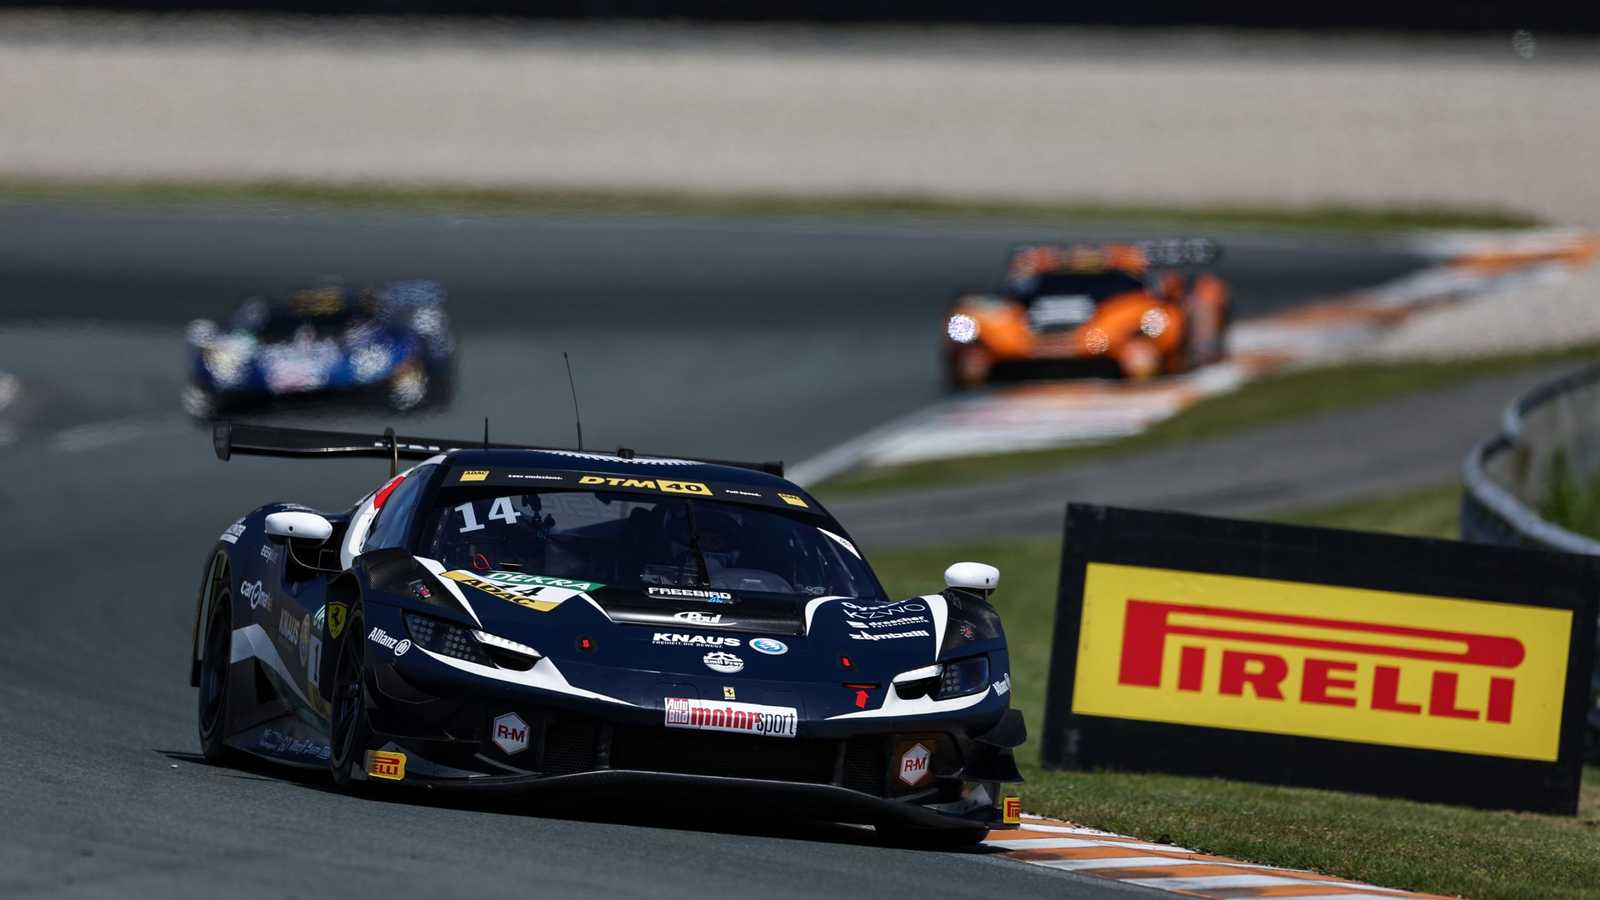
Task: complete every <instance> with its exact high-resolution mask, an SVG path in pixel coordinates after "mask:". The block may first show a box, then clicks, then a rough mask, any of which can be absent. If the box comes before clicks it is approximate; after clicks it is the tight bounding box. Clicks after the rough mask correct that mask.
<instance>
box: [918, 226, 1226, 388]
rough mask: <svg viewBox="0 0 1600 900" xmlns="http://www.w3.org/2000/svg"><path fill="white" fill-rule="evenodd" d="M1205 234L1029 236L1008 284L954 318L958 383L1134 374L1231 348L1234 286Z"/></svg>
mask: <svg viewBox="0 0 1600 900" xmlns="http://www.w3.org/2000/svg"><path fill="white" fill-rule="evenodd" d="M1217 256H1218V251H1217V247H1216V245H1215V244H1213V243H1212V242H1210V241H1206V240H1173V241H1148V242H1142V243H1137V244H1132V243H1129V244H1075V245H1070V246H1028V247H1022V248H1020V249H1018V250H1017V251H1016V252H1015V253H1013V254H1012V257H1011V266H1010V270H1009V271H1008V272H1007V276H1006V292H1005V294H1004V295H1000V296H996V295H990V294H968V295H966V296H963V297H961V298H960V299H959V300H957V301H956V304H955V308H954V309H952V310H951V311H950V315H949V317H948V318H947V319H946V321H945V342H944V343H945V355H946V361H945V362H946V369H945V372H946V377H947V380H948V383H949V386H950V387H951V389H953V390H964V389H966V388H971V387H976V386H978V385H982V384H987V383H989V382H992V381H998V380H1002V379H1009V378H1019V377H1068V376H1084V375H1088V376H1100V377H1112V378H1115V377H1122V378H1128V379H1133V380H1139V379H1145V378H1150V377H1152V376H1156V375H1164V374H1171V373H1175V372H1187V371H1189V370H1191V369H1194V368H1195V367H1197V366H1202V365H1206V364H1207V363H1212V362H1216V361H1217V360H1219V359H1221V358H1222V355H1223V350H1224V344H1225V341H1226V338H1227V330H1228V322H1229V303H1228V289H1227V287H1226V286H1225V285H1224V284H1223V283H1222V280H1221V279H1219V278H1217V277H1216V276H1215V275H1212V274H1210V273H1208V272H1202V273H1199V274H1196V275H1194V276H1192V277H1185V276H1184V275H1183V274H1181V273H1180V272H1177V271H1172V269H1175V268H1180V267H1181V268H1188V267H1195V266H1205V265H1210V264H1211V263H1213V262H1215V261H1216V259H1217Z"/></svg>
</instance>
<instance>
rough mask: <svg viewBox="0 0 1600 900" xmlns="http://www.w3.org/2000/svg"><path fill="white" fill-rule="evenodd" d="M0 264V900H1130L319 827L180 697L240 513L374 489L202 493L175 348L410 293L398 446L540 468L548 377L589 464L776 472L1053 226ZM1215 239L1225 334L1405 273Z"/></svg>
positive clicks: (561, 417) (496, 809) (823, 229)
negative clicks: (597, 460)
mask: <svg viewBox="0 0 1600 900" xmlns="http://www.w3.org/2000/svg"><path fill="white" fill-rule="evenodd" d="M0 233H3V234H4V235H5V240H4V241H0V369H5V370H9V371H12V372H15V373H16V374H17V375H18V376H20V377H21V379H22V380H23V383H24V385H25V391H26V393H25V395H24V400H23V401H22V402H21V403H20V404H18V405H17V406H16V407H15V408H13V409H12V410H10V411H9V412H8V413H7V414H6V417H7V421H4V422H0V424H3V425H5V426H6V427H7V428H8V429H10V430H9V431H7V432H5V434H7V435H9V437H8V438H7V440H8V441H9V446H0V459H3V460H4V463H5V466H6V471H7V475H8V477H7V478H6V479H5V480H4V481H3V482H0V516H3V520H4V522H5V527H4V532H3V535H4V540H3V541H0V565H3V566H4V570H5V571H6V572H7V573H8V577H7V589H6V590H5V591H4V593H3V598H4V599H3V600H0V609H3V610H4V611H5V613H6V625H7V627H5V628H0V773H3V775H0V895H6V896H29V895H49V896H118V897H121V896H129V895H141V896H142V895H161V896H208V897H209V896H269V895H270V896H273V897H281V896H303V895H322V894H328V893H333V892H336V891H337V892H352V893H353V892H360V893H363V894H367V895H380V894H392V895H397V896H423V895H443V896H472V897H498V896H530V895H532V896H566V895H578V894H582V895H586V896H628V897H676V896H706V895H717V896H741V895H749V894H754V893H759V894H761V895H762V896H764V897H770V898H784V897H815V896H847V897H878V896H896V897H904V896H929V897H932V896H938V897H985V898H987V897H994V896H1007V897H1045V896H1048V897H1069V896H1070V897H1103V896H1116V895H1121V894H1124V893H1126V892H1127V890H1129V889H1123V888H1119V887H1117V886H1115V885H1111V884H1108V883H1105V882H1101V881H1096V880H1088V879H1078V878H1073V877H1070V876H1065V875H1058V874H1055V873H1050V872H1045V871H1041V870H1039V869H1038V868H1035V867H1025V866H1021V865H1016V864H1013V863H1010V862H1007V861H1005V860H1004V859H1003V858H1000V857H999V856H997V855H994V854H984V853H967V854H932V853H916V852H912V851H905V850H894V849H888V848H884V847H880V846H877V845H875V844H874V843H873V841H872V839H871V836H870V835H867V834H863V833H862V832H861V831H859V830H855V829H847V828H842V827H837V826H833V827H830V826H808V825H804V824H799V823H793V822H787V821H776V822H775V821H773V819H772V818H771V817H763V816H757V817H754V818H752V817H749V816H744V817H738V816H735V817H731V818H730V817H724V816H720V815H719V816H718V817H716V818H714V819H712V820H710V821H705V820H700V821H695V820H692V819H689V818H688V817H689V816H690V814H691V811H687V810H649V809H633V808H611V807H604V808H602V807H601V806H600V805H598V804H594V805H579V806H576V807H567V808H562V809H551V808H548V807H544V806H541V805H540V804H537V803H533V802H530V801H527V800H521V801H510V802H506V803H499V804H487V805H480V804H474V805H464V804H441V803H426V804H414V803H407V802H402V801H400V800H398V799H396V800H387V799H384V800H360V799H350V798H346V797H343V796H340V795H338V794H335V793H333V792H332V791H331V789H330V788H329V787H328V786H327V785H325V784H324V783H323V782H322V780H320V779H318V778H308V777H295V776H290V775H285V774H284V773H281V772H276V771H273V770H269V769H261V770H252V771H233V770H225V769H215V768H211V767H208V766H206V765H205V764H203V763H202V762H200V761H199V759H198V757H197V755H196V753H197V751H198V746H197V741H196V737H195V726H194V707H195V697H194V691H193V690H192V689H191V688H189V687H188V685H187V675H188V672H187V657H186V655H185V654H186V648H187V646H188V640H189V629H190V622H191V616H192V614H193V609H194V593H195V588H196V585H197V582H198V579H199V577H200V565H201V563H202V561H203V559H204V555H205V552H206V550H207V548H208V547H210V546H211V544H212V542H213V541H214V540H215V538H216V535H217V533H218V532H219V531H220V530H221V529H222V528H223V527H224V526H225V525H226V524H227V523H228V522H230V521H232V520H233V519H234V518H236V517H237V516H238V515H240V514H242V513H243V512H244V511H245V510H247V509H249V508H250V507H253V506H255V505H257V504H259V503H261V502H265V501H268V500H274V499H294V500H300V501H302V502H306V503H310V504H312V505H328V506H338V505H342V504H345V503H348V502H350V501H351V500H353V499H354V498H355V497H356V496H358V495H359V494H361V493H363V492H364V491H365V490H367V489H369V488H370V487H371V486H372V485H373V484H374V483H375V482H376V481H377V480H379V479H380V478H381V477H382V476H383V474H384V469H383V467H382V466H381V464H377V463H371V462H348V461H345V462H334V463H318V464H313V463H303V462H290V461H271V460H259V459H241V460H236V461H234V462H232V463H228V464H226V465H224V464H222V463H220V462H217V461H216V460H215V459H214V457H212V455H211V452H210V447H209V441H208V439H207V437H206V435H205V434H204V433H203V432H200V431H198V430H197V429H195V428H194V427H192V426H190V425H188V424H187V423H186V422H184V421H183V419H182V417H181V416H180V415H179V414H178V412H177V410H176V400H175V398H176V393H177V389H178V387H179V384H180V382H181V375H182V365H181V326H182V323H183V322H184V321H185V320H186V319H188V318H190V317H192V316H198V315H218V314H221V313H222V312H224V311H225V309H226V308H227V307H228V306H229V305H230V304H231V303H232V302H233V300H234V298H237V297H239V296H241V295H243V294H245V293H248V292H251V291H254V290H259V289H269V288H272V287H278V286H285V285H290V284H292V283H294V282H296V281H299V280H301V279H303V278H306V277H308V276H315V275H318V274H322V273H333V272H338V273H343V274H345V275H347V276H349V277H351V278H353V279H361V278H369V277H415V276H427V277H435V278H439V279H440V280H442V281H444V282H445V283H446V284H447V285H448V286H449V287H450V288H451V290H452V300H451V303H452V306H453V309H454V315H455V320H456V322H457V325H458V328H459V330H460V333H461V337H462V347H463V357H462V359H463V374H462V384H461V391H460V394H459V396H458V403H457V405H456V408H455V409H453V410H452V411H450V412H447V413H441V414H435V415H429V416H426V417H422V418H419V419H417V420H414V421H407V422H404V423H401V427H402V431H410V432H416V433H421V434H438V435H447V434H453V433H466V434H476V433H477V432H478V430H479V429H481V427H482V425H481V417H482V416H484V415H488V416H490V417H491V418H492V420H493V428H494V436H495V437H496V438H497V439H500V440H514V439H522V440H529V441H546V442H553V443H559V444H567V443H569V439H570V434H571V410H570V407H569V403H570V400H569V398H568V394H567V387H566V382H565V378H564V375H563V374H562V369H561V362H560V351H561V350H564V349H565V350H570V351H571V352H572V355H573V363H574V368H575V370H576V372H577V375H578V388H579V393H580V396H581V397H582V400H583V403H584V415H585V420H586V421H585V434H586V436H587V437H589V439H590V443H591V445H602V446H603V445H614V444H616V443H619V442H622V443H627V444H629V445H631V446H637V447H642V448H656V449H664V450H671V451H674V452H681V453H686V454H696V453H704V454H707V455H712V454H717V455H723V456H748V457H753V458H774V457H787V458H790V459H797V458H801V457H804V456H806V455H809V454H811V453H814V452H816V451H818V450H821V449H823V448H825V447H827V446H829V445H830V444H832V443H836V442H838V441H840V440H843V439H845V438H847V437H850V436H852V435H853V434H855V433H858V432H859V431H861V430H864V429H865V428H867V427H870V426H872V425H874V424H877V423H878V422H880V421H882V420H883V419H884V418H886V417H889V416H892V415H896V414H898V413H902V412H905V411H906V410H908V409H910V408H912V407H914V406H916V405H919V404H921V403H924V402H926V401H928V400H929V399H932V398H933V397H934V396H936V394H937V392H938V382H937V370H936V358H935V354H934V348H935V347H936V339H937V336H938V324H939V323H938V319H939V313H940V311H941V309H942V307H943V305H944V303H945V302H946V300H947V299H948V297H949V295H950V294H951V292H952V291H953V290H954V289H958V288H960V287H964V286H981V285H983V284H985V283H986V282H987V281H988V279H989V278H990V277H991V276H992V275H993V273H994V270H995V269H996V267H997V266H998V265H999V264H1000V261H1001V259H1002V257H1003V254H1004V252H1005V249H1006V247H1007V246H1009V245H1010V244H1012V243H1014V242H1016V241H1020V240H1027V239H1038V238H1052V237H1054V238H1059V237H1064V236H1070V235H1072V234H1085V233H1087V232H1086V231H1085V230H1084V229H1070V230H1065V231H1064V230H1061V229H1049V228H1043V227H1002V226H990V225H978V224H958V225H943V226H923V225H917V224H915V223H878V224H862V223H847V222H826V221H819V220H801V219H794V220H783V221H763V220H748V221H746V220H738V221H718V220H711V219H650V218H639V217H632V218H627V217H577V216H565V217H556V216H546V217H469V218H459V217H458V218H450V217H444V216H429V215H398V214H379V213H361V214H352V213H290V212H270V211H269V212H245V211H234V210H225V209H217V210H185V211H171V212H161V211H127V210H114V209H99V210H94V209H87V210H86V209H55V208H48V207H34V206H11V207H0ZM1224 240H1225V243H1226V244H1227V246H1228V256H1227V258H1226V260H1225V262H1224V264H1223V273H1224V275H1225V276H1227V277H1228V278H1229V280H1230V281H1231V282H1232V283H1233V285H1234V286H1235V289H1236V291H1237V292H1238V301H1239V304H1240V310H1241V313H1243V314H1248V313H1250V312H1259V311H1265V310H1267V309H1272V308H1277V307H1281V306H1284V305H1289V304H1293V303H1296V302H1302V301H1304V300H1307V299H1310V298H1313V297H1317V296H1323V295H1326V294H1329V293H1335V292H1338V291H1341V290H1347V289H1352V288H1355V287H1358V286H1361V285H1364V284H1370V283H1374V282H1377V281H1381V280H1384V279H1386V278H1390V277H1393V276H1395V275H1398V274H1400V273H1402V272H1404V271H1406V270H1407V269H1409V268H1411V267H1413V266H1414V265H1416V264H1417V260H1415V259H1413V258H1412V257H1410V256H1409V255H1407V254H1406V253H1404V252H1401V251H1397V250H1393V249H1386V248H1384V247H1381V246H1378V245H1373V244H1366V243H1362V242H1358V241H1331V240H1330V241H1303V240H1289V239H1283V238H1274V237H1256V236H1250V235H1235V236H1224ZM276 418H277V419H278V420H279V421H307V420H308V418H307V417H306V416H303V415H297V414H293V413H287V414H280V415H278V416H277V417H276ZM335 421H336V422H337V424H339V425H340V426H357V427H374V428H377V427H381V426H382V424H383V422H384V421H385V420H383V419H381V418H376V417H367V416H354V415H346V416H343V417H340V418H338V419H337V420H335ZM324 424H333V423H332V422H325V423H324ZM846 524H847V525H848V524H849V520H848V519H847V520H846ZM879 527H881V525H880V526H879ZM750 812H760V811H750ZM1136 892H1141V893H1143V891H1136Z"/></svg>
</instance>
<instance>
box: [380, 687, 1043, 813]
mask: <svg viewBox="0 0 1600 900" xmlns="http://www.w3.org/2000/svg"><path fill="white" fill-rule="evenodd" d="M429 687H435V688H436V686H435V685H429ZM371 688H373V690H371V691H369V697H370V698H371V701H370V706H369V709H368V719H369V722H370V725H371V728H372V731H373V734H372V737H371V740H370V741H369V743H368V749H369V750H371V751H376V752H379V753H390V754H395V753H398V754H403V755H404V756H405V763H404V769H403V771H404V777H403V778H401V779H398V780H396V779H393V778H389V779H385V778H382V777H381V776H380V777H376V778H369V779H368V780H369V781H373V782H374V783H379V784H383V783H387V784H396V785H401V786H411V787H425V788H435V789H447V790H453V789H458V790H468V791H486V790H488V791H493V790H499V791H523V790H536V791H557V790H562V789H566V788H572V789H574V790H578V791H580V792H581V791H590V790H608V789H610V788H613V787H616V788H618V790H619V791H620V792H621V793H624V794H626V793H628V792H629V791H630V790H632V791H634V794H633V796H634V797H635V798H637V797H638V796H640V795H639V794H638V793H637V789H638V788H639V787H641V786H643V787H648V788H649V789H650V790H651V791H652V792H655V791H661V792H667V793H676V792H679V791H680V790H681V791H682V792H683V794H684V796H685V802H686V803H688V804H690V805H691V806H694V807H695V808H700V807H703V806H705V805H707V804H711V805H714V806H717V807H719V808H725V809H726V810H727V811H730V812H735V811H738V810H740V809H761V808H767V807H763V806H760V805H752V804H753V803H755V802H756V801H757V800H758V799H759V798H764V799H759V802H760V803H764V804H770V803H773V802H782V803H784V804H785V805H784V807H783V809H784V813H785V815H791V816H793V815H800V816H803V817H810V818H815V819H818V820H826V821H838V822H852V823H859V824H869V825H879V824H901V825H905V826H907V827H918V828H938V827H965V828H969V829H970V828H973V827H976V826H983V827H995V828H998V827H1005V825H1004V823H1003V815H1002V808H1003V800H1004V792H1003V785H1004V784H1007V783H1012V782H1020V781H1021V780H1022V777H1021V775H1020V773H1018V772H1017V769H1016V764H1015V761H1014V760H1013V758H1012V752H1011V748H1012V747H1015V746H1017V745H1018V744H1020V743H1021V742H1022V740H1023V738H1024V736H1025V732H1024V730H1023V729H1022V727H1021V717H1020V714H1018V713H1016V712H1015V711H1008V712H1006V713H1005V714H1004V715H1003V716H1002V718H1001V721H1000V723H999V724H992V719H991V724H990V725H988V726H984V727H982V728H981V732H982V733H976V734H975V733H974V731H975V729H973V728H970V727H968V726H966V725H963V724H961V723H960V722H957V721H945V720H939V721H931V722H917V723H915V724H914V725H910V724H908V723H907V722H906V721H905V720H897V721H895V722H894V723H889V722H883V723H882V724H879V725H866V724H865V723H861V724H857V725H855V726H854V728H853V733H843V734H841V733H838V732H837V731H828V732H822V733H813V734H811V735H804V732H803V736H800V737H795V738H778V737H762V736H755V735H745V734H727V733H720V732H711V731H701V730H688V729H679V728H671V729H669V728H666V727H664V725H663V723H662V719H661V716H662V711H661V710H660V709H659V708H657V709H655V710H649V709H642V708H638V707H617V706H615V705H613V704H605V705H600V704H591V703H580V704H572V703H570V702H566V698H561V699H560V700H557V698H553V697H549V696H539V695H536V694H534V693H532V692H525V691H506V690H503V689H499V688H498V686H489V685H482V684H478V685H474V688H475V689H473V690H471V691H467V692H462V693H459V694H453V695H452V696H444V697H440V696H430V693H431V692H425V691H423V690H422V689H421V687H419V686H418V685H417V684H416V683H415V682H413V681H412V680H411V679H408V678H404V677H402V676H400V675H399V673H398V672H397V670H396V667H393V666H385V665H380V666H377V667H375V672H374V676H373V683H372V684H371ZM741 690H742V688H741ZM551 701H556V702H551ZM508 719H509V720H510V721H512V722H513V723H514V727H513V729H512V732H511V734H512V735H513V737H511V738H508V737H507V733H506V732H505V731H502V730H501V729H500V723H501V722H503V721H507V720H508ZM875 729H876V730H875ZM908 762H909V763H910V767H909V768H907V764H908ZM648 796H650V798H651V799H652V801H654V799H655V794H654V793H651V794H649V795H648ZM724 804H725V806H724Z"/></svg>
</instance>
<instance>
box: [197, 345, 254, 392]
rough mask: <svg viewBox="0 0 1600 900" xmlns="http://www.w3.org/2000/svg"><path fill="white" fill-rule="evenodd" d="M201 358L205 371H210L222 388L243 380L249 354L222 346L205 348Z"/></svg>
mask: <svg viewBox="0 0 1600 900" xmlns="http://www.w3.org/2000/svg"><path fill="white" fill-rule="evenodd" d="M203 358H204V360H205V364H206V371H208V372H210V373H211V377H212V379H214V380H215V381H216V382H217V386H218V387H224V388H229V387H233V386H234V385H236V384H238V383H239V382H241V381H243V380H244V374H245V366H246V365H247V364H248V363H249V362H250V357H249V356H247V355H245V354H243V353H240V352H238V351H236V350H232V349H223V348H217V349H212V350H207V351H206V352H205V356H204V357H203Z"/></svg>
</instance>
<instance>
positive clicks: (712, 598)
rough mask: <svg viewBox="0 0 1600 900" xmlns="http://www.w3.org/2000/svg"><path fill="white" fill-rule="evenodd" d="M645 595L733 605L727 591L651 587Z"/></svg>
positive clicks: (730, 595) (731, 597)
mask: <svg viewBox="0 0 1600 900" xmlns="http://www.w3.org/2000/svg"><path fill="white" fill-rule="evenodd" d="M645 593H647V594H649V595H650V596H652V597H674V598H677V597H683V598H687V599H690V600H705V601H706V602H708V603H732V602H733V595H732V594H730V593H728V592H727V591H701V590H695V589H693V588H675V587H650V588H646V589H645Z"/></svg>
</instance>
